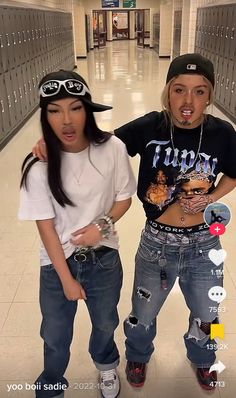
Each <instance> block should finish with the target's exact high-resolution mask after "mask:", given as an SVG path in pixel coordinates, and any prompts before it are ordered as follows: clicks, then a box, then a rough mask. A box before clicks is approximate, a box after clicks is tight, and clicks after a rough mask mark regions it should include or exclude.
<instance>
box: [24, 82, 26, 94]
mask: <svg viewBox="0 0 236 398" xmlns="http://www.w3.org/2000/svg"><path fill="white" fill-rule="evenodd" d="M24 89H25V95H27V88H26V83H24Z"/></svg>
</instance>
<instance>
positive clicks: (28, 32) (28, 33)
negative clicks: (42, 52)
mask: <svg viewBox="0 0 236 398" xmlns="http://www.w3.org/2000/svg"><path fill="white" fill-rule="evenodd" d="M27 36H28V41H30V31H29V30H28V29H27Z"/></svg>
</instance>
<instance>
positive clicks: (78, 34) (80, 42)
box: [73, 0, 87, 57]
mask: <svg viewBox="0 0 236 398" xmlns="http://www.w3.org/2000/svg"><path fill="white" fill-rule="evenodd" d="M73 23H74V39H75V55H76V57H86V56H87V49H86V28H85V10H84V7H83V6H82V5H81V2H78V1H76V0H74V1H73Z"/></svg>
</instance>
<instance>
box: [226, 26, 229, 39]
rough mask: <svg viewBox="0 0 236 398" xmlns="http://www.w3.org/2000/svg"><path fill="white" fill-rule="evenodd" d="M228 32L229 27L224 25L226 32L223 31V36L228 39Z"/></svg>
mask: <svg viewBox="0 0 236 398" xmlns="http://www.w3.org/2000/svg"><path fill="white" fill-rule="evenodd" d="M228 32H229V27H228V26H227V27H226V32H225V38H226V39H228Z"/></svg>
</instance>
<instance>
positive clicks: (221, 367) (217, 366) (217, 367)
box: [209, 361, 226, 373]
mask: <svg viewBox="0 0 236 398" xmlns="http://www.w3.org/2000/svg"><path fill="white" fill-rule="evenodd" d="M225 369H226V366H225V365H224V364H223V363H222V362H221V361H218V363H214V365H212V366H211V367H210V369H209V373H211V372H213V370H216V371H217V372H218V373H221V372H223V370H225Z"/></svg>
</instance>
